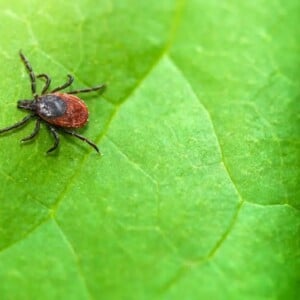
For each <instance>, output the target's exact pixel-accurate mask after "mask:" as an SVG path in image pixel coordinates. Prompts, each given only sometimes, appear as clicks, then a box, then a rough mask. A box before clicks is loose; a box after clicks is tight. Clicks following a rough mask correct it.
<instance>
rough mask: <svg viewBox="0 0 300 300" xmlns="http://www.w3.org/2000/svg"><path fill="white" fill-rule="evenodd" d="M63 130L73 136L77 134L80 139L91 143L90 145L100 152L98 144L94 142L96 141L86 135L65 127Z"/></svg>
mask: <svg viewBox="0 0 300 300" xmlns="http://www.w3.org/2000/svg"><path fill="white" fill-rule="evenodd" d="M61 130H62V131H63V132H65V133H67V134H70V135H72V136H75V137H77V138H78V139H80V140H82V141H84V142H86V143H88V144H89V145H90V146H92V147H93V148H94V149H95V150H96V151H97V152H98V153H100V151H99V148H98V147H97V145H96V144H94V143H93V142H92V141H90V140H89V139H87V138H86V137H84V136H82V135H80V134H78V133H77V132H75V131H71V130H67V129H65V128H61Z"/></svg>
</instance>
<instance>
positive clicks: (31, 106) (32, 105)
mask: <svg viewBox="0 0 300 300" xmlns="http://www.w3.org/2000/svg"><path fill="white" fill-rule="evenodd" d="M17 107H18V108H21V109H26V110H32V111H35V110H36V100H19V101H18V104H17Z"/></svg>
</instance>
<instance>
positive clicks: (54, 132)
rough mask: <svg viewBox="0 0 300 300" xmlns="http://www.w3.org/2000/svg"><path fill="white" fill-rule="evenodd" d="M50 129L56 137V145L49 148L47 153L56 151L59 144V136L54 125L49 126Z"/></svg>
mask: <svg viewBox="0 0 300 300" xmlns="http://www.w3.org/2000/svg"><path fill="white" fill-rule="evenodd" d="M49 129H50V131H51V133H52V135H53V137H54V145H53V146H52V147H51V148H50V149H48V151H47V153H50V152H52V151H54V150H55V149H56V148H57V147H58V145H59V136H58V133H57V131H56V129H55V128H54V127H52V126H49Z"/></svg>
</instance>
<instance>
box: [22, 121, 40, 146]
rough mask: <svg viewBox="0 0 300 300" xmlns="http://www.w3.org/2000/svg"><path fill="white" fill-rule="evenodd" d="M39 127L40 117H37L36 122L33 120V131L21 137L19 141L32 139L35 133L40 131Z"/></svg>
mask: <svg viewBox="0 0 300 300" xmlns="http://www.w3.org/2000/svg"><path fill="white" fill-rule="evenodd" d="M40 128H41V120H40V119H37V120H36V122H35V127H34V130H33V132H32V133H31V134H30V135H29V136H27V137H25V138H23V139H22V140H21V142H26V141H29V140H32V139H33V138H34V137H36V136H37V134H38V133H39V131H40Z"/></svg>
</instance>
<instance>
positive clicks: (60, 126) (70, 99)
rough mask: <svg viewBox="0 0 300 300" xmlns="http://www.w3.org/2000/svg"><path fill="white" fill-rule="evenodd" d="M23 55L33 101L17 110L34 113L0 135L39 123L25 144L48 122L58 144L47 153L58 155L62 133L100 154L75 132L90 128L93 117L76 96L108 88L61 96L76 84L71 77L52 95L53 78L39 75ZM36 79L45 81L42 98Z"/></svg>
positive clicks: (90, 142) (91, 143)
mask: <svg viewBox="0 0 300 300" xmlns="http://www.w3.org/2000/svg"><path fill="white" fill-rule="evenodd" d="M19 54H20V57H21V60H22V62H23V63H24V65H25V68H26V70H27V72H28V73H29V78H30V82H31V91H32V95H33V99H32V100H19V101H18V102H17V107H18V108H20V109H25V110H28V111H29V112H30V113H29V114H28V115H27V116H26V117H25V118H24V119H22V120H21V121H19V122H17V123H15V124H14V125H11V126H9V127H6V128H3V129H0V134H1V133H4V132H8V131H10V130H13V129H16V128H20V127H22V126H24V125H25V124H27V123H28V122H29V121H30V120H31V119H35V120H36V122H35V128H34V130H33V132H32V133H31V134H30V135H28V136H27V137H25V138H23V139H22V140H21V141H22V142H26V141H30V140H32V139H34V138H35V137H36V136H37V134H38V133H39V130H40V125H41V122H44V123H45V124H46V125H47V127H48V128H49V130H50V132H51V134H52V136H53V138H54V144H53V146H52V147H51V148H50V149H49V150H48V151H47V153H50V152H52V151H54V150H55V149H56V148H57V147H58V145H59V142H60V140H59V135H58V132H59V131H60V132H64V133H67V134H69V135H71V136H74V137H76V138H78V139H80V140H82V141H84V142H86V143H88V144H89V145H90V146H92V147H93V148H94V149H95V150H96V151H97V152H98V153H99V148H98V147H97V145H96V144H95V143H93V142H92V141H90V140H89V139H87V138H86V137H84V136H82V135H80V134H78V133H77V132H76V131H74V129H75V128H81V127H83V126H84V125H86V123H87V122H88V115H89V112H88V108H87V106H86V104H85V103H84V102H83V100H81V99H80V98H78V97H76V96H74V94H79V93H89V92H93V91H98V90H100V91H102V92H103V91H104V90H105V87H106V85H105V84H101V85H98V86H95V87H90V88H84V89H79V90H75V91H71V92H68V93H63V92H60V91H62V90H64V89H66V88H67V87H69V86H70V85H71V84H72V83H73V81H74V78H73V76H71V75H69V74H68V75H67V77H68V80H67V81H66V83H64V84H62V85H61V86H59V87H57V88H55V89H53V90H51V91H50V92H48V90H49V87H50V83H51V78H50V77H49V76H48V75H47V74H44V73H42V74H38V75H35V73H34V71H33V69H32V67H31V64H30V62H29V61H28V59H27V58H26V56H25V55H24V54H23V53H22V52H21V51H20V52H19ZM36 78H40V79H43V80H44V81H45V85H44V87H43V89H42V92H41V94H40V95H38V94H37V92H36Z"/></svg>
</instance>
